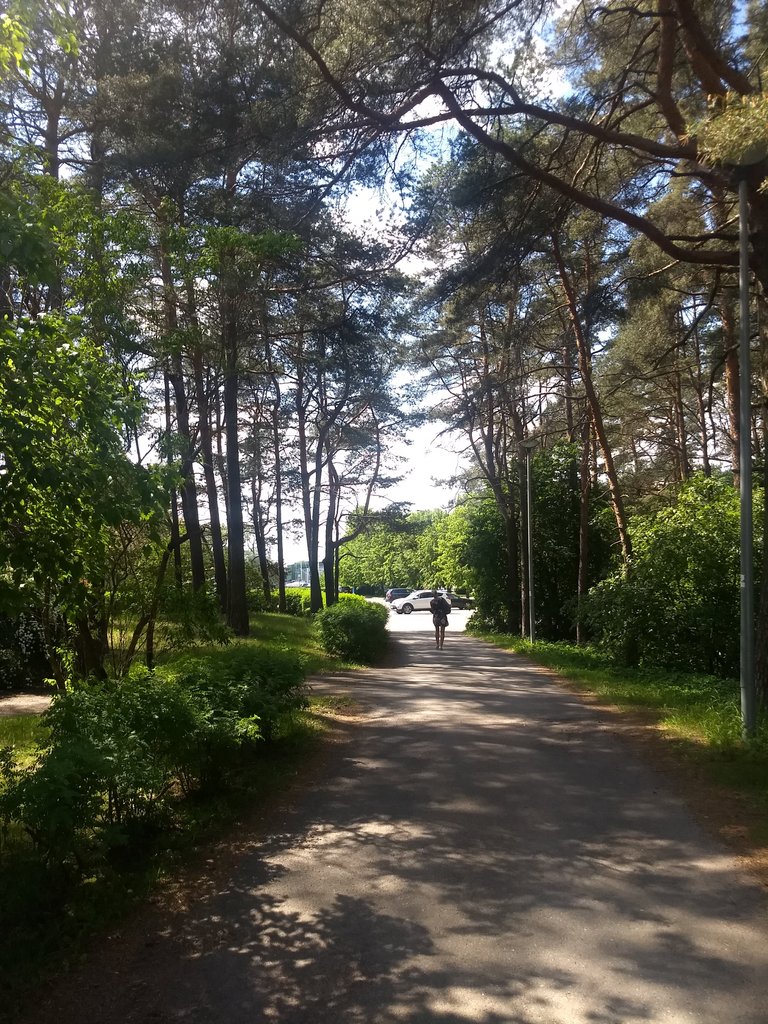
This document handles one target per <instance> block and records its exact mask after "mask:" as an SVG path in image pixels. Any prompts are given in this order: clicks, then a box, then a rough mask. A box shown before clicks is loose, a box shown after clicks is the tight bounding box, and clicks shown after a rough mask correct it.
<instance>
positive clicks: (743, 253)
mask: <svg viewBox="0 0 768 1024" xmlns="http://www.w3.org/2000/svg"><path fill="white" fill-rule="evenodd" d="M739 379H740V389H739V498H740V521H739V526H740V545H739V547H740V551H741V666H740V684H741V723H742V733H743V735H744V738H745V739H748V738H749V737H750V736H752V735H754V732H755V727H756V720H755V718H756V701H755V667H754V661H755V658H754V651H755V641H754V628H755V627H754V579H753V576H754V561H753V555H752V543H753V541H752V537H753V533H752V436H751V435H752V394H751V391H752V388H751V380H752V371H751V365H750V351H749V202H748V197H747V179H746V176H745V175H744V174H743V173H742V175H741V180H740V181H739Z"/></svg>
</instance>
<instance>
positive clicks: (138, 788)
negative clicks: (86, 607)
mask: <svg viewBox="0 0 768 1024" xmlns="http://www.w3.org/2000/svg"><path fill="white" fill-rule="evenodd" d="M306 703H307V698H306V692H305V687H304V684H303V670H302V666H301V663H300V661H299V659H298V658H297V657H296V656H295V655H293V654H291V653H289V652H285V651H273V650H269V649H264V650H260V649H258V648H256V649H254V648H252V647H248V646H245V645H242V646H239V647H238V646H233V648H231V649H230V650H225V651H220V652H218V656H217V658H215V659H214V658H212V657H209V658H207V659H206V658H205V657H200V658H198V659H197V660H195V658H194V657H192V656H190V657H188V658H186V659H182V660H181V662H180V663H179V664H178V666H177V669H176V671H171V670H169V669H166V670H164V671H163V672H155V673H152V672H149V671H148V670H146V669H140V670H134V671H133V672H132V673H131V674H130V675H129V676H128V677H127V678H125V679H123V680H122V681H120V682H114V681H113V682H107V683H83V684H80V685H78V686H77V687H74V688H72V689H71V690H69V691H67V692H66V693H63V694H60V695H58V696H57V697H55V698H54V700H53V702H52V704H51V707H50V709H49V711H48V712H47V713H46V714H45V716H44V721H45V724H46V725H47V727H48V729H49V736H48V739H47V741H46V745H45V748H44V749H43V752H42V754H41V756H40V757H39V758H38V760H37V761H36V762H35V763H34V764H33V765H32V766H31V767H30V768H29V769H20V768H18V767H17V766H16V765H15V764H14V763H13V759H12V758H11V757H10V756H8V755H6V756H4V757H3V758H2V761H1V763H0V773H2V778H3V781H4V791H3V792H2V794H0V818H2V820H3V821H4V822H5V823H6V824H7V823H9V822H16V823H18V824H20V825H21V827H22V828H23V829H24V830H25V831H26V832H27V833H28V834H29V836H30V837H31V838H32V840H33V842H34V844H35V846H36V847H37V849H38V851H39V852H40V853H41V855H42V856H43V857H44V859H46V860H47V861H48V862H49V863H50V862H54V861H56V862H69V863H75V864H78V865H79V864H81V863H82V862H83V861H84V860H85V859H88V858H92V857H93V856H98V855H100V853H103V852H104V850H105V849H106V848H108V847H113V846H115V845H118V844H122V843H124V842H125V841H126V838H127V833H128V832H129V831H131V832H135V831H136V830H137V829H139V830H141V829H145V828H147V827H148V826H153V825H156V824H157V823H158V822H159V821H162V820H163V819H164V817H166V816H167V814H168V812H169V809H170V807H171V805H172V803H173V801H175V800H176V799H177V798H178V796H179V795H180V794H181V793H188V792H190V791H191V790H194V789H197V788H201V787H210V786H212V785H215V784H217V783H220V782H221V781H222V780H223V779H224V778H225V777H226V775H227V773H228V772H229V771H230V770H231V769H232V768H233V767H234V766H235V765H236V764H237V762H238V758H239V757H241V756H242V754H243V753H244V752H245V751H247V750H248V748H250V747H252V746H253V744H254V743H255V742H256V741H258V740H260V739H264V738H268V737H270V736H272V735H273V734H274V733H275V731H276V729H277V728H278V726H279V723H280V721H281V719H282V718H283V717H284V716H285V715H287V714H291V713H293V712H295V711H297V710H298V709H300V708H303V707H305V706H306Z"/></svg>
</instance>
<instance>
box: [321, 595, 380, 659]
mask: <svg viewBox="0 0 768 1024" xmlns="http://www.w3.org/2000/svg"><path fill="white" fill-rule="evenodd" d="M387 618H388V611H387V609H386V608H385V607H384V605H381V604H370V603H368V602H367V601H359V602H358V601H341V602H339V604H334V605H332V606H331V607H330V608H326V609H325V610H324V611H322V612H319V613H318V616H317V628H318V631H319V634H320V640H321V643H322V645H323V647H324V648H325V650H326V651H327V652H328V653H329V654H332V655H334V656H336V657H339V658H346V659H347V660H349V661H356V662H363V663H364V664H369V663H371V662H374V661H376V660H377V659H378V658H380V657H381V655H382V654H383V653H384V650H385V649H386V646H387V639H388V634H387Z"/></svg>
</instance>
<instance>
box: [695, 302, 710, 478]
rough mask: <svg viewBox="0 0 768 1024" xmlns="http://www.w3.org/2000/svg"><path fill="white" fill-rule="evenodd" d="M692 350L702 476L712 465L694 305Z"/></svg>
mask: <svg viewBox="0 0 768 1024" xmlns="http://www.w3.org/2000/svg"><path fill="white" fill-rule="evenodd" d="M693 317H694V326H693V351H694V357H695V361H696V362H695V368H694V370H693V371H692V374H691V376H692V380H693V387H694V391H695V393H696V418H697V420H698V427H699V435H700V437H701V465H702V469H703V470H704V476H711V475H712V465H711V463H710V461H709V431H708V429H707V406H706V402H705V401H704V370H703V367H702V359H701V338H700V337H699V325H698V319H697V312H696V306H695V304H694V307H693Z"/></svg>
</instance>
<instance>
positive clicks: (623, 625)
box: [585, 476, 760, 676]
mask: <svg viewBox="0 0 768 1024" xmlns="http://www.w3.org/2000/svg"><path fill="white" fill-rule="evenodd" d="M757 513H758V514H756V516H755V519H756V521H757V522H759V521H760V516H759V509H758V510H757ZM632 537H633V544H634V554H633V559H632V563H631V565H630V566H629V568H628V569H621V570H617V571H616V572H615V573H614V574H613V575H611V576H609V577H608V578H606V579H605V580H602V581H601V582H600V583H598V584H597V585H596V586H595V587H593V589H592V590H591V591H590V594H589V596H588V600H587V602H586V607H585V611H586V615H587V620H588V622H589V625H590V627H591V629H592V630H593V631H594V634H595V636H596V638H597V640H598V642H599V643H600V645H601V646H602V647H603V648H604V649H605V650H606V651H608V652H610V653H611V654H612V655H613V656H614V657H617V658H622V657H626V656H627V654H629V656H630V657H631V659H632V660H635V659H636V660H637V661H639V663H641V664H643V663H647V664H653V665H668V666H672V667H677V668H681V669H682V668H686V669H692V670H694V671H702V672H708V673H711V674H715V675H722V676H729V675H735V674H738V665H739V614H740V613H739V586H740V576H739V495H738V492H737V491H735V490H734V488H733V487H732V486H731V485H730V484H728V483H726V482H724V481H720V480H716V479H711V478H710V479H708V478H706V477H704V476H697V477H694V478H693V479H692V480H691V481H690V482H689V483H687V484H686V485H684V486H683V487H682V488H681V490H680V493H679V495H678V497H677V500H676V501H675V502H674V504H673V505H671V506H669V507H668V508H663V509H661V510H660V511H657V512H655V513H653V514H650V515H636V516H635V517H634V518H633V520H632ZM756 557H757V556H756ZM628 648H629V650H628Z"/></svg>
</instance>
